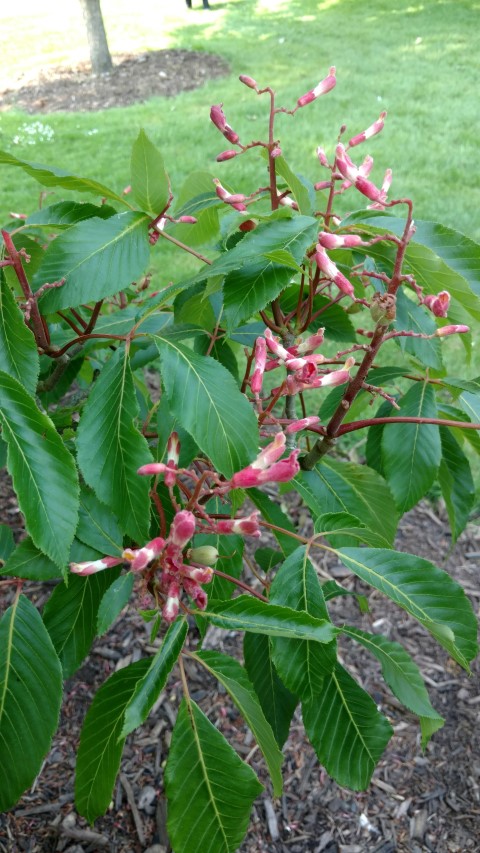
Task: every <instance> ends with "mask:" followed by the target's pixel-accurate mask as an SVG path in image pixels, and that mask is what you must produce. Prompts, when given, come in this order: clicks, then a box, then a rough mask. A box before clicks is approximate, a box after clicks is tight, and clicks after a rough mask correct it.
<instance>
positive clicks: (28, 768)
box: [0, 595, 62, 812]
mask: <svg viewBox="0 0 480 853" xmlns="http://www.w3.org/2000/svg"><path fill="white" fill-rule="evenodd" d="M61 701H62V671H61V667H60V663H59V660H58V658H57V656H56V654H55V649H54V648H53V646H52V642H51V640H50V637H49V635H48V633H47V631H46V629H45V627H44V625H43V623H42V620H41V618H40V615H39V613H38V610H37V609H36V608H35V607H34V606H33V604H31V603H30V602H29V600H28V599H27V598H25V596H24V595H20V596H19V597H18V598H17V599H16V601H15V603H14V604H13V605H12V606H11V607H9V608H8V610H7V611H6V612H5V613H4V615H3V618H2V620H1V621H0V749H1V754H2V773H1V775H0V812H4V811H7V810H8V809H10V808H12V807H13V806H14V805H15V803H16V801H17V800H18V799H19V797H20V796H21V795H22V794H23V792H24V791H25V789H26V788H28V787H29V786H30V785H31V784H32V782H33V781H34V779H35V777H36V775H37V774H38V772H39V770H40V767H41V764H42V761H43V759H44V757H45V755H46V753H47V752H48V749H49V747H50V741H51V738H52V736H53V734H54V732H55V729H56V727H57V724H58V715H59V713H60V704H61Z"/></svg>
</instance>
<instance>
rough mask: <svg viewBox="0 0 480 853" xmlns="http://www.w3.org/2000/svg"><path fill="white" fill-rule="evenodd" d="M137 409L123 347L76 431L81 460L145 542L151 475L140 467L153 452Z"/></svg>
mask: <svg viewBox="0 0 480 853" xmlns="http://www.w3.org/2000/svg"><path fill="white" fill-rule="evenodd" d="M137 414H138V407H137V401H136V398H135V390H134V384H133V377H132V372H131V369H130V365H129V362H128V358H127V356H126V353H125V350H123V348H119V349H117V350H116V351H115V353H114V354H113V355H112V357H111V358H110V360H109V361H108V362H107V364H106V365H105V367H104V368H103V370H102V372H101V374H100V376H99V377H98V379H97V381H96V382H95V384H94V386H93V389H92V392H91V394H90V396H89V398H88V401H87V403H86V405H85V408H84V410H83V414H82V417H81V419H80V424H79V427H78V431H77V448H78V464H79V467H80V470H81V472H82V474H83V476H84V477H85V480H86V482H87V483H88V485H89V486H91V487H92V488H93V490H94V491H95V493H96V495H97V497H98V498H99V499H100V500H101V501H103V503H105V504H106V505H107V506H108V507H109V508H110V509H111V510H112V511H113V512H114V514H115V515H116V516H117V518H118V520H119V522H120V524H121V526H122V528H123V530H124V531H125V532H126V533H128V534H129V536H131V537H132V539H134V540H135V541H136V542H138V543H139V544H142V545H143V544H144V543H145V541H146V540H147V539H148V534H149V518H150V501H149V497H148V493H149V478H148V477H141V476H139V475H138V474H137V469H138V468H139V467H140V466H141V465H144V464H146V463H147V462H151V460H152V457H151V454H150V451H149V449H148V444H147V441H146V439H145V438H144V437H143V435H141V433H140V432H139V431H138V430H137V428H136V426H135V423H134V421H135V418H136V416H137ZM110 553H112V554H114V552H110Z"/></svg>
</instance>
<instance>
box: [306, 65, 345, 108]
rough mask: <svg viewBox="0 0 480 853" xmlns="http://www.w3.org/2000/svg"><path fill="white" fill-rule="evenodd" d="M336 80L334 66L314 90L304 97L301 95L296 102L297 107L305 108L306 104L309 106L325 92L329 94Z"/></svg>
mask: <svg viewBox="0 0 480 853" xmlns="http://www.w3.org/2000/svg"><path fill="white" fill-rule="evenodd" d="M336 82H337V80H336V77H335V66H333V65H332V67H331V68H330V71H329V73H328V76H327V77H325V79H324V80H321V81H320V83H318V85H317V86H315V88H314V89H311V90H310V91H309V92H307V93H306V94H305V95H302V97H301V98H299V99H298V101H297V107H305V106H306V105H307V104H311V102H312V101H315V100H316V99H317V98H319V97H320V95H325V94H326V93H327V92H330V90H331V89H333V87H334V86H335V84H336Z"/></svg>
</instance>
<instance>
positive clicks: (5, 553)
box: [0, 524, 15, 573]
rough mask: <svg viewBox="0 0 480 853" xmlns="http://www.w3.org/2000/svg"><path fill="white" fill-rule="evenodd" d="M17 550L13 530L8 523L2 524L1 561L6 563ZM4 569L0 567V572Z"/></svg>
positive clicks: (0, 525)
mask: <svg viewBox="0 0 480 853" xmlns="http://www.w3.org/2000/svg"><path fill="white" fill-rule="evenodd" d="M14 550H15V541H14V538H13V531H12V528H11V527H8V525H7V524H0V561H2V563H3V564H5V563H6V562H7V560H8V558H9V557H10V554H11V553H12V552H13V551H14ZM1 571H2V569H1V568H0V573H1Z"/></svg>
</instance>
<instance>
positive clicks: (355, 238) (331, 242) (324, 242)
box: [318, 231, 364, 249]
mask: <svg viewBox="0 0 480 853" xmlns="http://www.w3.org/2000/svg"><path fill="white" fill-rule="evenodd" d="M318 242H319V243H320V245H321V246H324V248H325V249H343V248H346V249H351V248H354V247H355V246H363V245H364V243H363V240H362V238H361V237H360V236H359V235H358V234H345V235H341V234H330V233H329V232H328V231H320V234H319V235H318Z"/></svg>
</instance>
